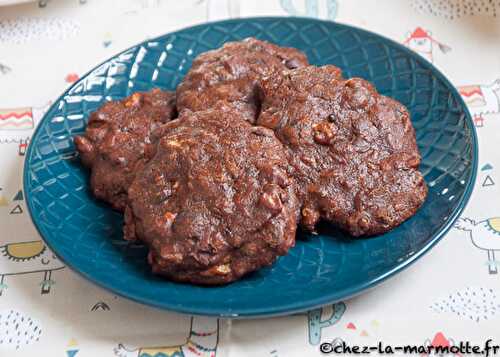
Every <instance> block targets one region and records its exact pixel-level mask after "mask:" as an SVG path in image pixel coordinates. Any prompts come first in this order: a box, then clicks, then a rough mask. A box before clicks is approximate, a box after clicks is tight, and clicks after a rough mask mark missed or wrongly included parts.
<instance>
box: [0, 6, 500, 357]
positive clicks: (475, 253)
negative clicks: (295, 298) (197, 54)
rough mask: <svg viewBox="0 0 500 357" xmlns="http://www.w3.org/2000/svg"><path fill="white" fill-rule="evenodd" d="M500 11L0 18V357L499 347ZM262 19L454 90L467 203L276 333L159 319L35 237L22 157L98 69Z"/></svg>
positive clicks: (311, 10)
mask: <svg viewBox="0 0 500 357" xmlns="http://www.w3.org/2000/svg"><path fill="white" fill-rule="evenodd" d="M497 11H500V1H498V0H463V1H462V0H461V1H458V0H448V1H445V0H413V1H410V0H380V1H367V0H338V1H336V0H265V1H261V0H258V1H251V0H234V1H231V0H183V1H177V0H101V1H97V0H88V1H78V0H66V1H56V0H51V1H42V2H41V4H40V6H39V4H38V3H36V2H32V3H26V4H23V5H18V6H9V7H0V356H67V357H73V356H78V357H83V356H120V357H132V356H142V357H144V356H155V357H160V356H177V357H180V356H217V357H223V356H264V357H267V356H269V357H283V356H287V357H288V356H316V355H318V356H319V355H321V352H320V350H319V345H320V343H321V342H324V341H332V340H334V339H337V341H340V339H341V340H343V341H346V342H347V343H349V344H351V345H352V344H360V345H369V344H376V343H377V342H378V341H383V343H384V344H417V345H422V344H427V345H429V344H434V345H446V344H450V345H453V344H457V343H458V341H471V342H473V343H477V344H482V343H483V342H484V341H485V340H487V339H488V338H492V339H494V342H496V343H497V344H500V273H499V270H500V202H499V198H500V195H499V194H500V189H499V187H500V176H499V171H497V168H499V169H500V154H499V149H498V143H499V139H500V134H499V132H498V131H497V130H500V40H499V38H500V19H498V17H497V14H496V12H497ZM260 15H283V16H289V15H304V16H311V17H320V18H327V19H330V20H336V21H339V22H343V23H348V24H352V25H356V26H359V27H363V28H366V29H369V30H372V31H375V32H378V33H381V34H383V35H385V36H387V37H390V38H392V39H394V40H396V41H399V42H401V43H404V44H405V45H406V46H408V47H410V48H412V49H413V50H415V51H417V52H418V53H420V54H421V55H422V56H424V57H426V58H427V59H428V60H429V61H431V62H433V63H434V64H435V65H436V66H437V67H438V68H440V69H441V70H442V71H443V72H444V73H445V75H446V76H448V78H449V79H450V80H451V81H452V83H454V84H455V85H456V86H457V88H458V89H459V91H460V93H461V94H462V96H463V98H464V99H465V101H466V103H467V104H468V106H469V108H470V110H471V113H472V115H473V117H474V121H475V125H476V129H477V133H478V136H479V147H480V151H479V174H478V177H477V182H476V185H475V189H474V194H473V196H472V199H471V201H470V202H469V205H468V207H467V208H466V210H465V213H464V214H463V216H462V217H461V219H460V220H459V223H458V224H457V227H456V228H454V229H452V230H451V231H450V232H449V233H448V234H447V236H446V237H445V238H444V239H443V240H442V242H440V243H439V244H438V245H437V246H436V247H435V248H434V249H433V250H432V251H431V252H430V253H428V254H427V255H425V256H424V257H423V258H422V259H421V260H419V261H418V262H417V263H416V264H414V265H412V266H411V267H410V268H409V269H407V270H405V271H404V272H402V273H401V274H398V275H397V276H396V277H394V278H392V279H390V280H389V281H387V282H386V283H384V284H382V285H381V286H379V287H377V288H375V289H374V290H372V291H370V292H367V293H365V294H362V295H361V296H359V297H356V298H354V299H351V300H347V301H344V302H341V303H337V304H335V305H333V306H325V307H323V308H322V309H318V310H314V311H310V312H309V313H306V314H299V315H294V316H290V317H282V318H272V319H260V320H244V321H229V320H217V319H214V318H200V317H193V318H192V317H190V316H185V315H178V314H175V313H169V312H164V311H159V310H156V309H153V308H149V307H146V306H143V305H139V304H136V303H134V302H131V301H128V300H125V299H122V298H120V297H117V296H115V295H113V294H110V293H109V292H107V291H104V290H102V289H100V288H98V287H96V286H94V285H93V284H91V283H89V282H87V281H86V280H84V279H82V278H81V277H80V276H78V275H77V274H75V273H74V272H72V271H71V270H70V269H68V268H66V267H64V266H63V265H62V264H61V263H60V262H59V261H58V260H57V259H56V258H55V257H54V256H53V255H52V253H51V252H50V251H49V250H48V249H47V248H46V247H45V246H44V244H43V243H42V241H41V238H40V237H39V236H38V234H37V233H36V231H35V229H34V227H33V225H32V223H31V221H30V218H29V216H28V214H27V212H26V205H25V202H24V194H23V190H22V183H21V177H22V165H23V156H24V154H25V151H26V146H27V144H28V142H29V138H30V135H31V133H32V131H33V128H34V127H35V126H36V124H37V123H38V122H39V121H40V119H41V117H42V115H43V113H44V111H45V110H46V109H47V107H48V106H49V104H50V103H51V100H54V99H55V98H57V96H58V95H59V94H60V93H62V91H63V90H64V89H65V88H66V87H67V86H68V85H70V83H72V82H74V81H76V80H77V79H78V78H79V76H80V75H82V74H84V73H85V72H86V71H87V70H89V69H90V68H92V67H93V66H94V65H95V64H97V63H99V62H101V61H103V60H104V59H106V58H108V57H110V56H112V55H113V54H115V53H117V52H119V51H121V50H122V49H125V48H127V47H129V46H131V45H133V44H136V43H137V42H140V41H142V40H144V39H146V38H148V37H153V36H156V35H160V34H163V33H165V32H169V31H172V30H175V29H178V28H181V27H185V26H188V25H192V24H195V23H200V22H204V21H207V20H216V19H221V18H228V17H238V16H260ZM495 217H499V218H495ZM207 304H210V301H207Z"/></svg>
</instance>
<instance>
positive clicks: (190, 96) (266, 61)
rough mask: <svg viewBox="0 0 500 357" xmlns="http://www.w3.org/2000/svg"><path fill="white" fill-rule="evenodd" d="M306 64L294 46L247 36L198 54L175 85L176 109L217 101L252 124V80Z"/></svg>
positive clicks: (207, 105)
mask: <svg viewBox="0 0 500 357" xmlns="http://www.w3.org/2000/svg"><path fill="white" fill-rule="evenodd" d="M306 65H307V58H306V56H305V55H304V54H303V53H302V52H300V51H299V50H296V49H294V48H286V47H279V46H276V45H274V44H272V43H269V42H265V41H260V40H257V39H255V38H247V39H245V40H243V41H238V42H228V43H226V44H225V45H224V46H223V47H221V48H219V49H216V50H213V51H208V52H205V53H202V54H200V55H199V56H198V57H197V58H196V59H195V60H194V62H193V65H192V67H191V69H190V70H189V72H188V73H187V75H186V77H185V78H184V80H183V81H182V83H180V84H179V86H178V88H177V105H178V108H179V112H181V111H182V110H184V109H190V110H192V111H198V110H204V109H208V108H210V107H212V106H213V105H214V104H215V103H217V102H218V101H220V100H223V101H226V102H229V103H231V104H232V105H234V106H235V107H236V108H238V109H239V110H240V111H241V112H242V113H243V114H244V117H245V118H246V120H248V121H249V122H251V123H253V122H254V121H255V119H256V116H257V114H258V110H259V106H260V104H259V102H258V98H257V96H256V91H255V89H256V83H257V81H258V80H259V79H261V78H262V77H264V76H268V75H270V74H271V73H273V72H275V71H281V70H284V69H292V68H298V67H303V66H306Z"/></svg>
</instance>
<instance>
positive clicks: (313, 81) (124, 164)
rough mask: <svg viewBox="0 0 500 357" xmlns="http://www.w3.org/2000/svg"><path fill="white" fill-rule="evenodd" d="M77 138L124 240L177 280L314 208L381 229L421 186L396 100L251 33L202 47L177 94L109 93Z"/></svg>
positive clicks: (273, 247) (271, 254) (192, 279)
mask: <svg viewBox="0 0 500 357" xmlns="http://www.w3.org/2000/svg"><path fill="white" fill-rule="evenodd" d="M75 144H76V147H77V149H78V151H79V153H80V156H81V160H82V162H83V164H84V165H85V166H87V167H88V168H89V169H90V170H91V179H90V186H91V189H92V192H93V194H94V195H95V196H96V197H97V198H99V199H101V200H104V201H106V202H108V203H109V204H110V205H111V206H112V207H113V208H115V209H117V210H119V211H122V212H124V214H125V226H124V235H125V239H127V240H140V241H142V242H144V243H145V244H146V245H147V246H148V247H149V256H148V261H149V263H150V264H151V266H152V270H153V272H154V273H157V274H160V275H163V276H165V277H167V278H169V279H172V280H175V281H181V282H189V283H195V284H205V285H218V284H225V283H229V282H232V281H235V280H237V279H239V278H241V277H242V276H244V275H245V274H247V273H250V272H252V271H255V270H258V269H260V268H262V267H264V266H268V265H270V264H272V263H273V262H274V261H275V260H276V259H277V257H278V256H282V255H285V254H287V252H288V250H289V249H290V248H292V247H293V246H294V243H295V236H296V230H297V227H301V229H302V230H305V231H309V232H312V233H314V232H315V227H316V225H317V223H318V222H319V221H326V222H329V223H331V224H332V225H334V226H336V227H338V228H340V229H342V230H344V231H346V232H347V233H349V234H351V235H352V236H353V237H362V236H369V235H376V234H382V233H384V232H387V231H389V230H391V229H392V228H394V227H396V226H398V225H399V224H401V223H402V222H403V221H405V220H406V219H408V218H409V217H411V216H412V215H413V214H415V212H416V211H417V210H418V208H419V207H420V206H421V205H422V203H423V202H424V200H425V197H426V195H427V186H426V184H425V182H424V179H423V177H422V175H421V173H420V172H419V171H418V167H419V164H420V154H419V152H418V148H417V145H416V140H415V131H414V129H413V126H412V124H411V120H410V116H409V113H408V111H407V109H406V108H405V107H404V106H403V105H402V104H400V103H399V102H397V101H395V100H393V99H391V98H388V97H385V96H382V95H380V94H378V93H377V91H376V89H375V88H374V87H373V86H372V85H371V84H370V83H369V82H367V81H365V80H363V79H360V78H350V79H345V78H343V77H342V73H341V71H340V70H339V69H338V68H337V67H335V66H330V65H327V66H323V67H316V66H312V65H309V64H308V61H307V57H306V56H305V54H304V53H302V52H300V51H299V50H296V49H293V48H284V47H279V46H276V45H274V44H271V43H268V42H265V41H260V40H257V39H254V38H249V39H246V40H243V41H239V42H231V43H226V44H225V45H224V46H223V47H222V48H220V49H217V50H213V51H209V52H206V53H203V54H201V55H199V56H198V57H197V58H196V59H195V60H194V62H193V65H192V68H191V69H190V71H189V72H188V73H187V75H186V77H185V78H184V80H183V81H182V83H180V84H179V86H178V87H177V90H176V92H175V93H174V92H168V91H162V90H160V89H153V90H151V91H150V92H147V93H134V94H132V95H131V96H129V97H127V98H125V99H123V100H121V101H113V102H108V103H106V104H105V105H103V106H102V107H101V108H100V109H99V110H97V111H96V112H95V113H93V114H92V115H91V116H90V119H89V122H88V126H87V129H86V132H85V134H84V135H82V136H77V137H75Z"/></svg>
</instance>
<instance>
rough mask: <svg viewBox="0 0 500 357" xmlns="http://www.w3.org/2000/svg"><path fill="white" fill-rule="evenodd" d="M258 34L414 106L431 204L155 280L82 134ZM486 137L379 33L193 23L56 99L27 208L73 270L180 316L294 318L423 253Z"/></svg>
mask: <svg viewBox="0 0 500 357" xmlns="http://www.w3.org/2000/svg"><path fill="white" fill-rule="evenodd" d="M249 36H254V37H257V38H260V39H263V40H268V41H272V42H274V43H277V44H279V45H283V46H292V47H296V48H299V49H300V50H302V51H304V52H305V53H306V54H307V56H308V57H309V60H310V62H311V63H313V64H316V65H323V64H327V63H328V64H334V65H336V66H339V67H340V68H342V70H343V72H344V74H345V76H346V77H354V76H358V77H362V78H365V79H367V80H369V81H371V82H373V83H374V84H375V85H376V87H377V88H378V90H379V91H380V92H381V93H383V94H385V95H388V96H391V97H393V98H395V99H397V100H399V101H400V102H402V103H403V104H405V105H406V106H407V107H408V108H409V110H410V111H411V115H412V121H413V125H414V126H415V129H416V132H417V141H418V145H419V148H420V150H421V153H422V156H423V160H422V165H421V171H422V173H423V174H424V176H425V180H426V182H427V184H428V185H429V196H428V198H427V201H426V202H425V204H424V206H423V207H422V208H421V209H420V210H419V211H418V213H417V214H416V215H415V216H414V217H412V218H411V219H410V220H408V221H406V222H405V223H404V224H402V225H401V226H400V227H398V228H396V229H394V230H393V231H391V232H389V233H387V234H384V235H381V236H378V237H374V238H370V239H362V240H349V239H346V237H345V236H343V234H342V233H340V232H338V231H335V230H334V229H333V228H332V227H330V226H329V225H323V226H322V227H321V229H320V232H321V234H320V235H319V236H317V237H308V236H302V237H299V239H298V240H297V245H296V247H295V248H294V249H292V250H291V252H290V254H289V255H287V256H285V257H282V258H281V259H279V261H278V262H277V263H276V264H275V265H274V266H272V267H270V268H266V269H262V270H261V271H258V272H256V273H254V274H251V275H249V276H247V277H246V278H244V279H242V280H241V281H238V282H236V283H233V284H230V285H227V286H223V287H213V288H206V287H199V286H191V285H183V284H177V283H173V282H169V281H166V280H163V279H161V278H158V277H155V276H153V275H152V274H151V273H150V269H149V267H148V265H147V264H146V251H145V249H144V247H142V246H140V245H133V244H127V243H126V242H125V241H124V240H123V239H122V230H121V227H122V217H121V215H120V214H118V213H116V212H113V211H112V210H111V209H109V207H107V206H106V205H104V204H102V203H100V202H98V201H96V200H94V199H93V198H92V196H91V194H90V193H89V190H88V172H87V171H86V170H85V169H83V168H82V166H81V165H80V163H79V160H78V157H77V156H76V153H75V148H74V145H73V137H74V136H75V135H76V134H81V133H82V132H83V131H84V129H85V124H86V121H87V119H88V117H89V114H90V113H91V112H92V111H94V110H96V109H97V108H98V107H99V106H100V105H101V104H102V103H103V102H105V101H108V100H113V99H120V98H123V97H125V96H128V95H130V94H131V93H133V92H135V91H144V90H148V89H151V88H153V87H160V88H164V89H174V88H175V87H176V85H177V84H178V83H179V82H180V81H181V80H182V78H183V76H184V75H185V73H186V72H187V71H188V69H189V67H190V66H191V62H192V60H193V58H195V57H196V56H197V55H198V54H199V53H201V52H204V51H207V50H210V49H213V48H217V47H219V46H221V45H222V44H223V43H224V42H227V41H233V40H241V39H243V38H246V37H249ZM476 171H477V139H476V136H475V130H474V126H473V124H472V121H471V118H470V115H469V113H468V111H467V109H466V107H465V104H464V103H463V101H462V99H461V98H460V95H459V94H458V93H457V91H456V90H455V88H454V87H453V86H452V85H451V84H450V82H448V80H447V79H446V78H445V77H444V76H443V75H442V74H441V73H440V72H439V71H438V70H437V69H436V68H435V67H433V66H432V65H431V64H430V63H428V62H427V61H425V60H424V59H422V58H421V57H419V56H418V55H416V54H415V53H413V52H411V51H409V50H408V49H406V48H405V47H403V46H401V45H400V44H397V43H395V42H393V41H391V40H388V39H386V38H383V37H381V36H379V35H376V34H373V33H370V32H367V31H364V30H360V29H357V28H354V27H350V26H346V25H341V24H337V23H333V22H325V21H319V20H313V19H306V18H250V19H237V20H228V21H222V22H214V23H209V24H203V25H199V26H195V27H190V28H187V29H184V30H180V31H177V32H173V33H170V34H167V35H164V36H161V37H158V38H156V39H152V40H148V41H146V42H143V43H141V44H139V45H137V46H135V47H132V48H130V49H128V50H126V51H124V52H122V53H120V54H118V55H116V56H115V57H113V58H111V59H110V60H108V61H106V62H104V63H103V64H101V65H99V66H98V67H96V68H95V69H93V70H92V71H90V72H89V73H88V74H87V75H85V76H84V77H83V78H82V79H80V80H79V81H78V82H77V83H75V84H74V85H73V86H72V87H71V88H70V89H69V90H68V91H66V93H64V94H63V95H62V96H61V97H60V98H59V99H57V100H56V102H55V103H54V105H53V106H52V107H51V108H50V109H49V111H48V112H47V114H46V115H45V117H44V118H43V120H42V121H41V123H40V125H39V126H38V128H37V130H36V132H35V134H34V135H33V138H32V140H31V143H30V145H29V149H28V152H27V154H26V162H25V168H24V189H25V192H26V201H27V205H28V208H29V211H30V214H31V217H32V219H33V222H34V223H35V226H36V227H37V229H38V231H39V232H40V235H41V236H42V237H43V238H44V240H45V242H46V243H47V245H48V246H49V247H50V248H51V249H52V250H53V251H54V252H55V253H56V254H57V255H58V256H59V258H60V259H62V260H63V261H64V262H65V263H66V264H67V265H68V266H69V267H71V268H73V269H74V270H75V271H77V272H79V273H81V274H82V275H83V276H85V277H86V278H88V279H89V280H91V281H93V282H95V283H97V284H99V285H100V286H103V287H105V288H107V289H109V290H111V291H112V292H114V293H116V294H119V295H122V296H125V297H128V298H131V299H133V300H136V301H139V302H142V303H145V304H149V305H153V306H157V307H161V308H165V309H168V310H174V311H178V312H185V313H192V314H202V315H217V316H224V317H246V316H247V317H248V316H264V315H280V314H290V313H294V312H299V311H303V310H308V309H311V308H314V307H317V306H320V305H324V304H327V303H332V302H335V301H338V300H341V299H345V298H347V297H349V296H352V295H355V294H358V293H360V292H361V291H363V290H365V289H367V288H370V287H372V286H374V285H376V284H378V283H380V282H381V281H383V280H384V279H386V278H388V277H390V276H392V275H394V274H395V273H397V272H399V271H401V270H402V269H403V268H405V267H407V266H408V265H409V264H410V263H412V262H414V261H415V260H417V259H418V258H419V257H421V256H422V255H423V254H424V253H425V252H426V251H428V250H429V249H430V248H431V247H432V246H433V245H434V244H435V243H436V242H437V241H439V240H440V239H441V238H442V237H443V235H444V234H445V233H446V231H447V230H448V229H449V228H450V227H451V225H452V224H453V221H454V220H455V219H456V218H457V217H458V215H459V214H460V212H461V211H462V210H463V208H464V206H465V204H466V202H467V200H468V199H469V196H470V194H471V191H472V186H473V183H474V181H475V176H476Z"/></svg>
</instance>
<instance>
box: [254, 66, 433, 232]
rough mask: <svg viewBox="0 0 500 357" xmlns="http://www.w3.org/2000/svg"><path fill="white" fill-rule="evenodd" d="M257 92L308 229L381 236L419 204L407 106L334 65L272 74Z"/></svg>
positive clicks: (421, 191)
mask: <svg viewBox="0 0 500 357" xmlns="http://www.w3.org/2000/svg"><path fill="white" fill-rule="evenodd" d="M260 91H261V95H262V99H263V102H262V111H261V114H260V117H259V119H258V121H257V123H258V125H262V126H265V127H268V128H271V129H273V130H274V131H275V133H276V135H277V137H278V138H279V139H280V141H281V142H282V143H283V144H284V145H285V146H286V147H287V150H288V154H289V157H290V163H291V165H292V168H293V176H294V177H295V179H296V181H297V184H298V185H297V187H298V190H297V191H298V196H299V200H300V201H301V202H302V209H301V217H300V220H301V225H302V226H303V227H305V228H306V229H308V230H311V231H313V230H314V227H315V225H316V223H317V222H318V220H319V219H320V218H323V219H325V220H328V221H330V222H332V223H334V224H336V225H338V226H340V227H341V228H342V229H344V230H346V231H347V232H349V233H350V234H352V235H354V236H361V235H373V234H379V233H383V232H387V231H388V230H390V229H392V228H394V227H396V226H397V225H399V224H400V223H402V222H403V221H404V220H406V219H407V218H409V217H410V216H412V215H413V214H414V213H415V212H416V211H417V209H418V208H419V207H420V206H421V205H422V203H423V202H424V200H425V197H426V194H427V186H426V185H425V182H424V179H423V177H422V175H421V174H420V172H419V171H418V166H419V163H420V154H419V152H418V148H417V145H416V141H415V131H414V129H413V126H412V124H411V121H410V117H409V114H408V111H407V110H406V108H405V107H404V106H403V105H401V104H400V103H398V102H397V101H395V100H393V99H390V98H387V97H384V96H382V95H380V94H378V93H377V92H376V90H375V89H374V88H373V86H372V85H371V84H370V83H368V82H367V81H365V80H363V79H360V78H352V79H348V80H345V79H343V78H342V76H341V72H340V70H339V69H338V68H336V67H334V66H324V67H313V66H310V67H306V68H300V69H295V70H291V71H287V72H286V73H283V74H275V75H272V76H270V77H269V78H267V79H265V80H264V81H263V82H262V85H261V88H260Z"/></svg>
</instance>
